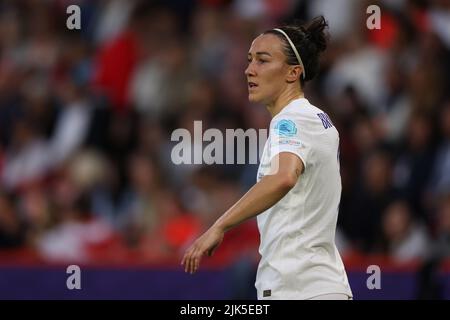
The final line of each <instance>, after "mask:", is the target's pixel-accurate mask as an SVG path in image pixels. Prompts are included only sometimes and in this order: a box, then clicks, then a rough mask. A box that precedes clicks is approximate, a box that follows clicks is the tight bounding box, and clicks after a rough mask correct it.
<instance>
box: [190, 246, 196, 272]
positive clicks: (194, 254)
mask: <svg viewBox="0 0 450 320" xmlns="http://www.w3.org/2000/svg"><path fill="white" fill-rule="evenodd" d="M196 251H197V250H195V251H194V252H193V253H192V255H191V257H190V259H189V272H190V273H191V274H192V273H194V268H195V256H196V254H197V253H196Z"/></svg>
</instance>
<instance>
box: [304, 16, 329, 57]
mask: <svg viewBox="0 0 450 320" xmlns="http://www.w3.org/2000/svg"><path fill="white" fill-rule="evenodd" d="M327 27H328V23H327V22H326V21H325V18H324V17H323V16H318V17H316V18H314V19H313V20H311V22H309V23H308V24H307V25H306V27H305V38H306V39H307V40H309V41H311V42H312V43H313V44H314V45H315V46H316V47H317V49H318V50H319V51H325V49H326V48H327V37H328V35H327V34H326V32H325V29H326V28H327Z"/></svg>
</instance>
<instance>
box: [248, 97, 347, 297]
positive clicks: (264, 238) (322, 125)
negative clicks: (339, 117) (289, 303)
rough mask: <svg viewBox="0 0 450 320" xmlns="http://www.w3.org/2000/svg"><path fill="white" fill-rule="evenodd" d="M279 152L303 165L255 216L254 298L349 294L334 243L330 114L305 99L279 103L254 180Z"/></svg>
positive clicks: (337, 191) (335, 191) (335, 138)
mask: <svg viewBox="0 0 450 320" xmlns="http://www.w3.org/2000/svg"><path fill="white" fill-rule="evenodd" d="M280 152H290V153H293V154H295V155H297V156H298V157H299V158H300V159H301V161H302V162H303V165H304V171H303V173H302V174H301V175H300V177H299V179H298V181H297V183H296V185H295V186H294V187H293V188H292V189H291V190H290V191H289V192H288V193H287V194H286V195H285V196H284V197H283V198H282V199H281V200H280V201H279V202H277V203H276V204H275V205H274V206H272V207H271V208H269V209H268V210H266V211H265V212H263V213H261V214H260V215H258V217H257V220H258V228H259V232H260V238H261V243H260V248H259V252H260V254H261V260H260V263H259V266H258V272H257V276H256V283H255V286H256V288H257V291H258V299H308V298H312V297H314V296H318V295H322V294H329V293H344V294H347V295H349V296H350V297H351V296H352V292H351V289H350V286H349V284H348V280H347V275H346V272H345V269H344V265H343V263H342V260H341V257H340V255H339V252H338V250H337V248H336V245H335V241H334V240H335V232H336V223H337V216H338V208H339V202H340V197H341V177H340V172H339V134H338V132H337V130H336V128H335V127H334V125H333V123H332V122H331V120H330V118H329V117H328V115H327V114H326V113H324V112H323V111H322V110H320V109H319V108H317V107H315V106H313V105H311V104H310V103H309V102H308V100H307V99H305V98H300V99H296V100H294V101H292V102H291V103H289V104H288V105H287V106H286V107H284V108H283V109H282V110H281V112H280V113H278V114H277V115H276V116H275V117H273V119H272V121H271V123H270V130H269V137H268V140H267V142H266V144H265V147H264V151H263V154H262V157H261V162H260V165H259V169H258V175H257V181H260V180H261V179H262V177H263V176H265V175H267V174H268V173H269V169H270V162H271V160H272V158H273V157H274V156H275V155H277V154H279V153H280Z"/></svg>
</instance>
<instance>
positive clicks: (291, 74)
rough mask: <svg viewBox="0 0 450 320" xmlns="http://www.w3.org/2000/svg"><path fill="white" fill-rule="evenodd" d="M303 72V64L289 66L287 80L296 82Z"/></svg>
mask: <svg viewBox="0 0 450 320" xmlns="http://www.w3.org/2000/svg"><path fill="white" fill-rule="evenodd" d="M302 73H303V69H302V67H301V66H299V65H295V66H289V67H288V73H287V76H286V81H287V82H289V83H292V82H295V81H297V80H299V79H300V77H301V76H302Z"/></svg>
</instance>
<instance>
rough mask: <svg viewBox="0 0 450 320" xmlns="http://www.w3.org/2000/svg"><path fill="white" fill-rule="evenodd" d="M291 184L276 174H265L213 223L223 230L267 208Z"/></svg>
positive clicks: (279, 198)
mask: <svg viewBox="0 0 450 320" xmlns="http://www.w3.org/2000/svg"><path fill="white" fill-rule="evenodd" d="M291 188H292V185H290V184H289V183H286V181H285V180H284V179H282V178H280V177H278V176H277V175H267V176H265V177H263V178H262V179H261V180H260V181H259V182H258V183H256V184H255V185H254V186H253V187H252V188H251V189H250V190H249V191H248V192H247V193H246V194H245V195H244V196H243V197H242V198H241V199H240V200H239V201H238V202H236V204H234V205H233V206H232V207H231V208H230V209H229V210H227V211H226V212H225V213H224V214H223V215H222V216H221V217H220V218H219V219H218V220H217V221H216V223H215V226H216V227H219V228H220V229H222V230H223V231H224V232H225V231H227V230H229V229H231V228H233V227H235V226H237V225H238V224H240V223H242V222H244V221H245V220H247V219H250V218H253V217H255V216H257V215H258V214H260V213H262V212H264V211H265V210H267V209H269V208H270V207H272V206H273V205H275V204H276V203H277V202H278V201H280V200H281V199H282V198H283V197H284V196H285V195H286V194H287V193H288V192H289V190H290V189H291Z"/></svg>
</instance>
